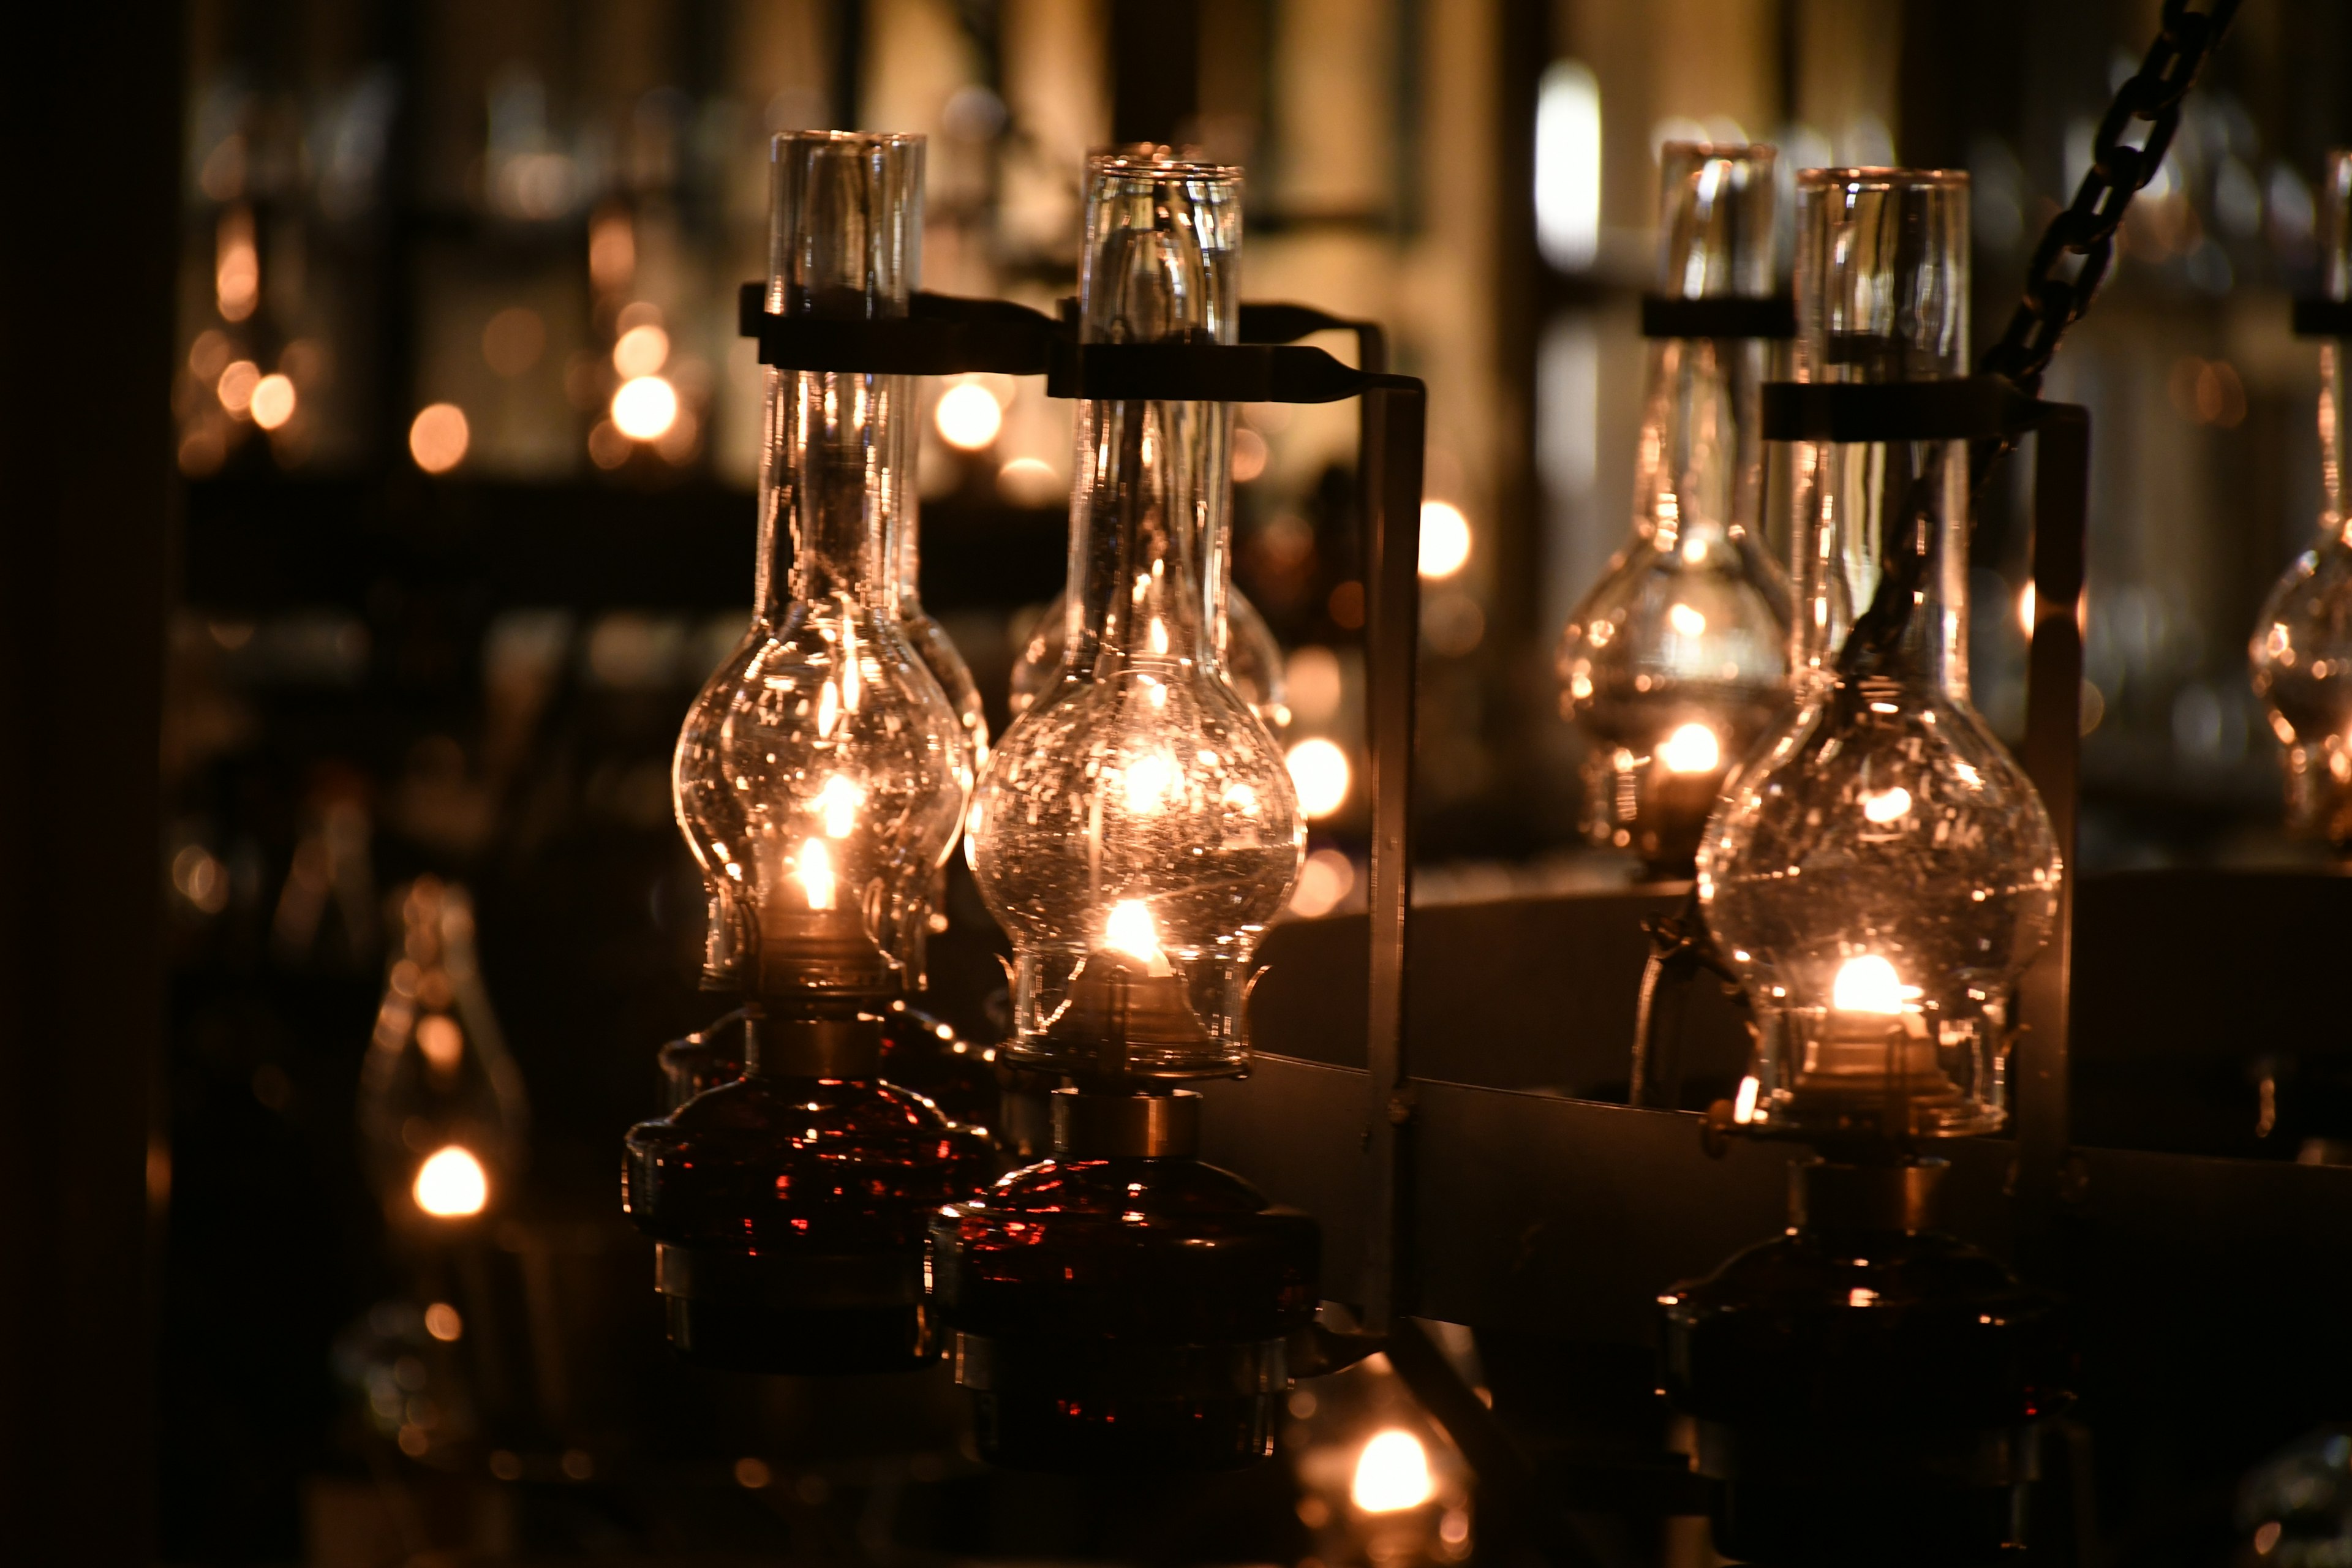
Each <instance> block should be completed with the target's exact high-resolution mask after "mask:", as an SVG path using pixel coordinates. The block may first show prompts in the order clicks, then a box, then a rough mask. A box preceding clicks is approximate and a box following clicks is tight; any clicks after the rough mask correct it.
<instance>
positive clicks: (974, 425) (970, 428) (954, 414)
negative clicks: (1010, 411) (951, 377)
mask: <svg viewBox="0 0 2352 1568" xmlns="http://www.w3.org/2000/svg"><path fill="white" fill-rule="evenodd" d="M931 422H932V424H934V425H936V426H938V427H939V432H940V440H942V441H945V442H946V443H947V444H948V445H949V446H950V447H955V448H956V449H957V450H959V451H963V452H977V451H979V450H980V449H981V448H982V447H986V446H988V445H989V444H990V443H991V442H992V441H994V440H995V439H996V433H997V432H998V431H1000V430H1002V429H1003V428H1004V410H1003V408H1002V407H1001V406H999V405H998V404H997V401H996V395H995V394H994V393H992V392H991V391H989V390H988V388H987V387H985V386H982V384H980V383H978V382H976V381H966V382H959V383H957V384H955V385H953V386H950V387H949V388H948V389H947V391H945V392H943V393H941V394H940V405H939V407H938V408H937V409H935V410H933V411H932V414H931Z"/></svg>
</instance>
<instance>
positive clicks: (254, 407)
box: [246, 373, 295, 430]
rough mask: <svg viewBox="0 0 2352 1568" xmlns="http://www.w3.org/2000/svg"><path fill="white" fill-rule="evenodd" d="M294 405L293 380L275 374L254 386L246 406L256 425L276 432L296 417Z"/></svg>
mask: <svg viewBox="0 0 2352 1568" xmlns="http://www.w3.org/2000/svg"><path fill="white" fill-rule="evenodd" d="M294 404H295V397H294V382H293V379H292V378H291V377H290V376H287V375H284V374H276V373H273V374H268V375H265V376H263V377H262V378H261V379H260V380H259V381H257V382H255V383H254V384H253V395H252V397H251V398H250V399H249V400H248V401H247V405H246V406H247V410H248V411H249V412H250V413H251V414H252V415H253V422H254V423H255V424H256V425H258V426H261V427H262V428H263V429H264V430H275V429H277V428H278V426H282V425H284V424H285V423H286V422H287V421H288V420H289V419H291V418H293V417H294Z"/></svg>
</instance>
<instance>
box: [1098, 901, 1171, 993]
mask: <svg viewBox="0 0 2352 1568" xmlns="http://www.w3.org/2000/svg"><path fill="white" fill-rule="evenodd" d="M1103 945H1104V946H1105V947H1108V948H1109V949H1111V950H1112V951H1113V952H1123V953H1125V954H1127V955H1128V957H1129V958H1133V959H1139V960H1140V961H1141V962H1142V963H1143V965H1144V967H1145V968H1146V970H1147V971H1148V972H1149V973H1152V974H1157V975H1169V974H1173V973H1176V971H1175V969H1174V968H1173V967H1172V966H1171V965H1170V963H1169V962H1168V954H1167V953H1166V952H1162V951H1161V950H1160V928H1159V927H1158V926H1156V925H1154V924H1153V923H1152V921H1151V910H1150V907H1149V906H1148V905H1146V904H1145V903H1144V901H1143V900H1141V899H1122V900H1119V901H1118V903H1116V904H1113V905H1112V906H1111V910H1110V918H1109V919H1108V920H1107V921H1104V922H1103Z"/></svg>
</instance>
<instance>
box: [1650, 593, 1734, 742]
mask: <svg viewBox="0 0 2352 1568" xmlns="http://www.w3.org/2000/svg"><path fill="white" fill-rule="evenodd" d="M1677 607H1679V606H1677ZM1658 761H1660V762H1662V763H1665V764H1666V771H1667V772H1668V773H1713V772H1714V771H1715V768H1716V764H1717V763H1720V762H1722V761H1723V745H1722V742H1718V741H1717V739H1716V738H1715V731H1712V730H1710V729H1708V728H1707V727H1706V725H1704V724H1685V725H1684V726H1683V727H1682V728H1681V729H1679V730H1676V731H1675V732H1674V733H1673V734H1671V735H1669V736H1667V737H1666V738H1665V741H1664V743H1663V744H1661V745H1660V746H1659V747H1658Z"/></svg>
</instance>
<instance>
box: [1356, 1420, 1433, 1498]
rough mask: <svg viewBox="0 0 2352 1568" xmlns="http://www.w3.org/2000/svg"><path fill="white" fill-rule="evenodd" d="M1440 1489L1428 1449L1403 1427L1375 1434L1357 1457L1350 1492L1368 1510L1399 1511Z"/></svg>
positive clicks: (1394, 1427) (1430, 1496) (1393, 1427)
mask: <svg viewBox="0 0 2352 1568" xmlns="http://www.w3.org/2000/svg"><path fill="white" fill-rule="evenodd" d="M1436 1492H1437V1482H1436V1481H1435V1480H1434V1479H1433V1478H1432V1477H1431V1476H1430V1473H1429V1450H1427V1449H1426V1448H1424V1447H1422V1446H1421V1439H1420V1438H1418V1437H1416V1436H1413V1435H1412V1433H1410V1432H1407V1431H1405V1430H1403V1429H1402V1427H1396V1426H1391V1427H1390V1428H1389V1429H1388V1430H1387V1431H1385V1432H1377V1433H1374V1434H1373V1435H1372V1439H1371V1441H1370V1442H1368V1443H1366V1444H1365V1445H1364V1451H1363V1453H1362V1454H1361V1455H1360V1456H1358V1458H1357V1459H1356V1479H1355V1482H1354V1484H1353V1485H1352V1486H1350V1487H1349V1492H1348V1495H1349V1499H1350V1500H1352V1501H1353V1502H1354V1503H1355V1505H1356V1506H1357V1507H1358V1508H1360V1509H1361V1510H1364V1511H1365V1512H1366V1513H1400V1512H1402V1511H1403V1510H1406V1509H1409V1508H1419V1507H1420V1506H1421V1505H1422V1504H1423V1503H1425V1502H1427V1501H1428V1500H1430V1499H1431V1498H1432V1497H1433V1496H1435V1495H1436Z"/></svg>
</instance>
